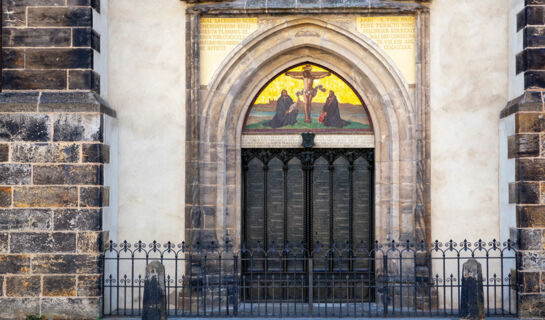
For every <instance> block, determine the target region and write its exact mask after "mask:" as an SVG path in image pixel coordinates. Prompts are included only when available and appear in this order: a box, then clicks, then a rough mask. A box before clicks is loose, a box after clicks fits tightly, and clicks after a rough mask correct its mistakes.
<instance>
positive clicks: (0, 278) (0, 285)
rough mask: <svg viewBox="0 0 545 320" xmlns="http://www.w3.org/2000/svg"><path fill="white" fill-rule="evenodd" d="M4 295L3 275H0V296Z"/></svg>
mask: <svg viewBox="0 0 545 320" xmlns="http://www.w3.org/2000/svg"><path fill="white" fill-rule="evenodd" d="M3 296H4V277H3V276H0V297H3Z"/></svg>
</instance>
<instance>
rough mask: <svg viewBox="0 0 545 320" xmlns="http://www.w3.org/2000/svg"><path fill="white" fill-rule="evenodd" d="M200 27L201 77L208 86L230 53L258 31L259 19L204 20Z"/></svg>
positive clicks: (202, 81)
mask: <svg viewBox="0 0 545 320" xmlns="http://www.w3.org/2000/svg"><path fill="white" fill-rule="evenodd" d="M200 27H201V33H200V52H201V56H200V58H201V74H200V77H201V84H204V85H208V84H209V82H210V80H212V76H213V75H214V72H215V71H216V69H217V68H218V67H219V66H220V65H221V63H222V62H223V59H225V57H227V55H228V54H229V52H231V50H233V49H234V48H235V47H236V46H237V45H238V44H239V43H240V42H242V41H243V40H244V39H245V38H246V37H248V36H249V35H250V34H251V33H252V32H254V31H255V30H257V18H202V19H201V21H200Z"/></svg>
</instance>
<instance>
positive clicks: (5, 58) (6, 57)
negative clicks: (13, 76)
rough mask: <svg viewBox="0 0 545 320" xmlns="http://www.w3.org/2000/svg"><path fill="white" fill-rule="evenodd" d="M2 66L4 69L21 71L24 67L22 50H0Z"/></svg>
mask: <svg viewBox="0 0 545 320" xmlns="http://www.w3.org/2000/svg"><path fill="white" fill-rule="evenodd" d="M2 66H3V67H4V68H5V69H22V68H24V67H25V51H24V49H2Z"/></svg>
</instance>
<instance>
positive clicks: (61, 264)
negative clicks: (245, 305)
mask: <svg viewBox="0 0 545 320" xmlns="http://www.w3.org/2000/svg"><path fill="white" fill-rule="evenodd" d="M0 263H1V262H0ZM0 265H1V264H0ZM31 271H32V273H43V274H66V273H76V274H86V273H89V274H96V273H100V272H101V267H100V260H99V258H98V256H92V255H88V254H86V255H75V254H67V255H63V254H53V255H49V254H42V255H36V256H33V257H32V261H31Z"/></svg>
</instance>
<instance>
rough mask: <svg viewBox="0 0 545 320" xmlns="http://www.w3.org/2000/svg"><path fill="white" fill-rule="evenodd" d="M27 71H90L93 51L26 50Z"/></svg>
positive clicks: (88, 49)
mask: <svg viewBox="0 0 545 320" xmlns="http://www.w3.org/2000/svg"><path fill="white" fill-rule="evenodd" d="M25 54H26V60H25V67H26V68H27V69H90V68H92V67H93V65H92V64H93V51H92V50H91V49H90V48H78V49H75V48H69V49H27V51H26V52H25Z"/></svg>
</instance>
